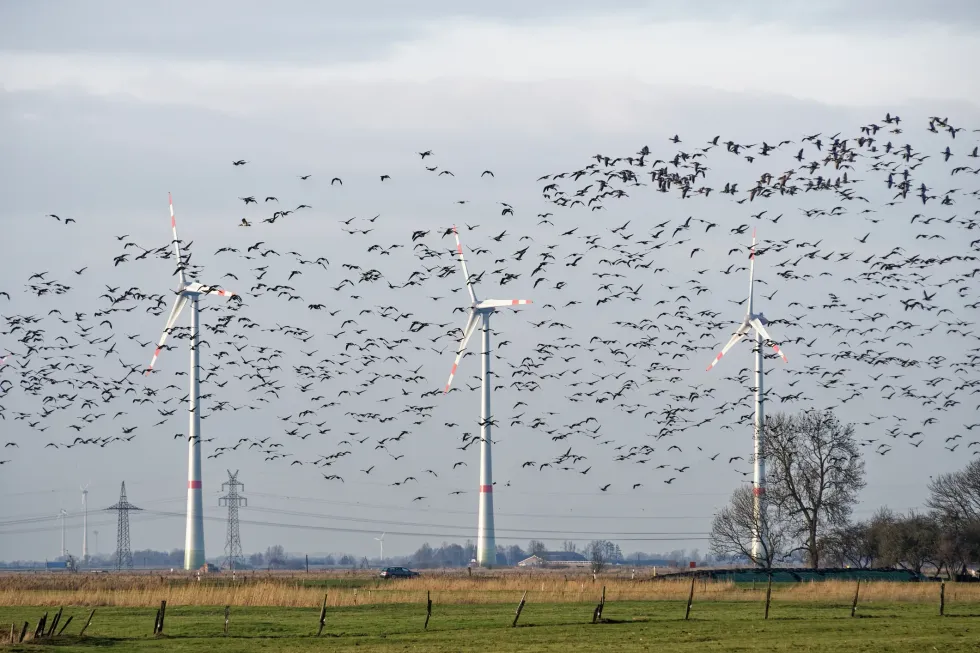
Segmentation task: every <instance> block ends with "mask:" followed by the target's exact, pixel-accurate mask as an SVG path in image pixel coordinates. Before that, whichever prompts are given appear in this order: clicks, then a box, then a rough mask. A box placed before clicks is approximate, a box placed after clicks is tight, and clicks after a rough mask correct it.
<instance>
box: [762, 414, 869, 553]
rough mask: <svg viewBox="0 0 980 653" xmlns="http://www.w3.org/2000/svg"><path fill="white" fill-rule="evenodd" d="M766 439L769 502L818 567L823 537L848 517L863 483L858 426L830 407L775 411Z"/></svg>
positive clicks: (767, 428)
mask: <svg viewBox="0 0 980 653" xmlns="http://www.w3.org/2000/svg"><path fill="white" fill-rule="evenodd" d="M764 442H765V447H764V454H765V458H766V462H767V463H768V464H769V470H768V478H767V484H768V489H767V493H766V498H767V502H768V503H769V505H770V506H772V507H773V508H774V509H775V510H776V511H777V512H778V513H779V514H780V515H782V516H784V517H785V518H786V519H787V521H788V524H789V526H790V534H792V535H793V536H794V537H795V538H797V540H798V541H799V543H800V544H799V549H800V550H803V551H805V552H806V554H807V558H808V561H809V563H810V566H811V567H813V568H814V569H816V568H817V567H818V566H819V565H820V544H821V542H822V540H824V538H825V537H826V536H827V535H828V534H829V533H831V532H832V531H833V529H835V528H838V527H841V526H843V525H844V524H846V523H847V521H848V518H849V517H850V514H851V511H852V509H853V507H854V504H855V503H856V502H857V494H858V492H859V491H860V490H861V489H862V488H863V487H864V485H865V482H864V461H863V460H862V459H861V453H860V449H859V447H858V444H857V442H856V440H855V438H854V427H853V426H852V425H850V424H841V423H840V422H839V421H838V420H837V418H836V417H835V416H834V414H833V413H832V412H831V411H804V412H802V413H798V414H796V415H785V414H783V413H777V414H776V415H773V416H770V417H769V418H767V420H766V424H765V440H764Z"/></svg>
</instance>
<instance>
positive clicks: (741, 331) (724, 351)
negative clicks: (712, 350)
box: [705, 325, 747, 372]
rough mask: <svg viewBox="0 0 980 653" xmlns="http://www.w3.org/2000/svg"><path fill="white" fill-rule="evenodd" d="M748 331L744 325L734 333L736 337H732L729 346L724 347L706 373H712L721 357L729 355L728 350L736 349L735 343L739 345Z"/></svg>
mask: <svg viewBox="0 0 980 653" xmlns="http://www.w3.org/2000/svg"><path fill="white" fill-rule="evenodd" d="M746 331H747V329H746V327H745V325H742V326H741V327H739V329H738V331H736V332H735V333H734V335H732V339H731V340H729V341H728V344H727V345H725V346H724V347H722V349H721V351H720V352H718V355H717V356H715V359H714V360H713V361H711V365H708V369H707V370H705V371H708V372H710V371H711V368H713V367H714V366H715V365H717V364H718V361H720V360H721V357H722V356H724V355H725V354H727V353H728V350H729V349H731V348H732V347H734V346H735V343H737V342H738V341H739V340H741V339H742V337H743V336H744V335H745V332H746Z"/></svg>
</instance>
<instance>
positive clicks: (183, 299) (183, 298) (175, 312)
mask: <svg viewBox="0 0 980 653" xmlns="http://www.w3.org/2000/svg"><path fill="white" fill-rule="evenodd" d="M186 303H187V295H185V294H184V293H181V294H180V295H178V296H177V301H175V302H174V307H173V308H172V309H170V317H169V318H167V325H166V326H165V327H164V329H163V335H161V336H160V342H158V343H157V348H156V351H154V352H153V359H152V360H151V361H150V366H149V367H148V368H146V372H144V374H149V373H150V372H152V371H153V366H154V365H156V362H157V358H159V357H160V350H162V349H163V345H164V343H165V342H167V336H169V335H170V331H171V330H173V328H174V324H176V323H177V318H178V317H180V312H181V310H183V308H184V305H185V304H186Z"/></svg>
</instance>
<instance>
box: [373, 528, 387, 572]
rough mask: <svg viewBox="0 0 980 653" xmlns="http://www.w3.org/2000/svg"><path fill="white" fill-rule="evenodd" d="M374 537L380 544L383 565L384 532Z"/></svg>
mask: <svg viewBox="0 0 980 653" xmlns="http://www.w3.org/2000/svg"><path fill="white" fill-rule="evenodd" d="M374 539H375V540H377V541H378V544H380V545H381V565H382V566H384V564H385V534H384V533H382V534H381V537H376V538H374Z"/></svg>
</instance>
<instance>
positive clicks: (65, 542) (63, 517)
mask: <svg viewBox="0 0 980 653" xmlns="http://www.w3.org/2000/svg"><path fill="white" fill-rule="evenodd" d="M58 516H59V517H60V518H61V557H62V558H66V557H67V556H68V540H67V539H66V538H65V535H66V531H65V520H66V519H68V511H67V510H65V509H64V508H62V509H61V511H60V512H59V513H58Z"/></svg>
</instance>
